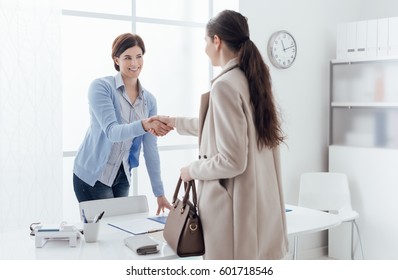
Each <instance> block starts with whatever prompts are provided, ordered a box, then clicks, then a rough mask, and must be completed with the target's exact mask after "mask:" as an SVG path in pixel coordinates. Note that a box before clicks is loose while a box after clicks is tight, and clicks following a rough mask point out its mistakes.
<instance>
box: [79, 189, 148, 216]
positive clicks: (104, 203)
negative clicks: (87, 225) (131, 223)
mask: <svg viewBox="0 0 398 280" xmlns="http://www.w3.org/2000/svg"><path fill="white" fill-rule="evenodd" d="M82 209H84V214H85V215H86V218H87V219H92V218H94V217H95V215H97V214H99V213H101V212H102V211H105V213H104V216H103V217H110V216H117V215H127V214H134V213H143V212H148V211H149V208H148V200H147V198H146V196H145V195H136V196H126V197H116V198H107V199H97V200H89V201H83V202H80V203H79V210H80V217H81V219H83V218H82Z"/></svg>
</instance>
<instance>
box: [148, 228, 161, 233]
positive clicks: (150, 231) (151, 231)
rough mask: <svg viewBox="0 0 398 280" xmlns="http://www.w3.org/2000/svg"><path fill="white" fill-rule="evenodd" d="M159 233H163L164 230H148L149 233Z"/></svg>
mask: <svg viewBox="0 0 398 280" xmlns="http://www.w3.org/2000/svg"><path fill="white" fill-rule="evenodd" d="M158 231H163V229H151V230H148V233H154V232H158Z"/></svg>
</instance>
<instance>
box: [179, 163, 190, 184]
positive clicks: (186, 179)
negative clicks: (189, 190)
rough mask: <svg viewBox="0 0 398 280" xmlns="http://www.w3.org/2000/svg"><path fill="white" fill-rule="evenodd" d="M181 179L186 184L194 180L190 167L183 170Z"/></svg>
mask: <svg viewBox="0 0 398 280" xmlns="http://www.w3.org/2000/svg"><path fill="white" fill-rule="evenodd" d="M180 177H181V180H183V181H184V182H189V181H191V180H192V177H191V175H189V166H185V167H183V168H181V170H180Z"/></svg>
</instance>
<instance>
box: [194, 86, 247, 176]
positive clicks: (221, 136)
mask: <svg viewBox="0 0 398 280" xmlns="http://www.w3.org/2000/svg"><path fill="white" fill-rule="evenodd" d="M210 98H211V103H212V109H211V110H212V111H211V112H208V113H211V114H212V115H213V118H214V124H213V125H214V133H215V134H216V135H214V137H212V138H214V139H215V141H216V143H215V144H216V149H217V152H216V153H215V154H213V155H207V157H208V158H207V159H201V160H198V161H195V162H193V163H192V164H191V165H190V167H189V172H190V175H191V177H192V178H194V179H199V180H215V179H223V178H232V177H235V176H237V175H239V174H242V173H243V172H244V171H245V169H246V166H247V154H248V132H247V118H246V115H245V112H244V110H243V102H242V99H241V97H240V94H239V92H237V91H236V90H234V89H233V88H232V87H231V86H230V85H229V84H228V83H226V82H222V81H220V82H217V83H216V84H214V86H213V89H212V94H211V97H210ZM202 141H206V140H205V139H203V140H202ZM203 152H204V153H206V151H201V153H203Z"/></svg>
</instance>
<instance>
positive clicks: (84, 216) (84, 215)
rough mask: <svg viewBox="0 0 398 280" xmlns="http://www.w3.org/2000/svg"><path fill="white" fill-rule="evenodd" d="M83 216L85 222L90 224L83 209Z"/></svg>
mask: <svg viewBox="0 0 398 280" xmlns="http://www.w3.org/2000/svg"><path fill="white" fill-rule="evenodd" d="M82 215H83V222H85V223H88V222H87V218H86V214H84V209H82Z"/></svg>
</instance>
